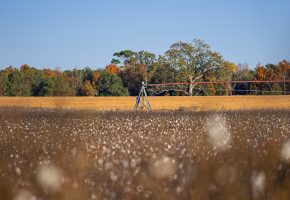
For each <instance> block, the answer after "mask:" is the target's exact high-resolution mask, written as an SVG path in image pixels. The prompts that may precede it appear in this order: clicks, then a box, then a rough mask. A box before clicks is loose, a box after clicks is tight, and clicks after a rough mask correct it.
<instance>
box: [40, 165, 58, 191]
mask: <svg viewBox="0 0 290 200" xmlns="http://www.w3.org/2000/svg"><path fill="white" fill-rule="evenodd" d="M62 177H63V176H62V171H61V170H60V169H59V168H58V167H56V166H54V165H41V166H39V167H38V169H37V181H38V183H39V184H40V185H41V187H42V188H43V189H44V190H48V191H51V192H56V191H58V190H59V189H60V187H61V184H62Z"/></svg>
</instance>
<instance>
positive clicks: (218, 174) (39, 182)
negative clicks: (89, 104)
mask: <svg viewBox="0 0 290 200" xmlns="http://www.w3.org/2000/svg"><path fill="white" fill-rule="evenodd" d="M0 135H1V137H0V149H1V152H0V196H1V199H15V200H27V199H78V200H81V199H282V200H283V199H289V197H290V175H289V174H290V163H289V159H290V142H289V138H290V112H289V111H283V110H268V111H266V110H255V111H227V112H192V111H156V112H151V113H145V112H142V113H134V112H124V111H118V112H95V111H77V110H70V111H69V110H59V109H28V108H25V109H19V108H1V109H0Z"/></svg>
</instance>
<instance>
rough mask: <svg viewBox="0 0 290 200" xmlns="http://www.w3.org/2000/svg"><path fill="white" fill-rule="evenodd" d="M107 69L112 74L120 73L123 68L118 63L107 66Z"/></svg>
mask: <svg viewBox="0 0 290 200" xmlns="http://www.w3.org/2000/svg"><path fill="white" fill-rule="evenodd" d="M106 71H107V72H109V73H111V74H116V75H118V76H119V75H120V73H121V69H120V68H119V67H118V66H117V65H116V64H110V65H108V66H107V67H106Z"/></svg>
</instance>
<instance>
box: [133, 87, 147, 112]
mask: <svg viewBox="0 0 290 200" xmlns="http://www.w3.org/2000/svg"><path fill="white" fill-rule="evenodd" d="M146 87H147V84H146V83H145V82H144V81H142V87H141V90H140V93H139V95H138V96H137V97H136V104H135V108H134V110H135V111H138V108H140V109H141V110H143V109H144V108H146V109H147V110H148V111H151V106H150V102H149V99H148V96H147V93H146Z"/></svg>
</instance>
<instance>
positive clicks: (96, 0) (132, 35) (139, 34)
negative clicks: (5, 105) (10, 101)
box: [0, 0, 290, 70]
mask: <svg viewBox="0 0 290 200" xmlns="http://www.w3.org/2000/svg"><path fill="white" fill-rule="evenodd" d="M195 38H199V39H202V40H204V41H205V42H206V43H208V44H209V45H210V46H211V48H212V49H213V50H214V51H218V52H220V53H221V55H222V56H223V57H224V59H226V60H228V61H231V62H234V63H236V64H238V63H242V64H243V63H248V65H249V67H250V68H255V67H256V65H257V64H258V63H261V64H267V63H278V62H279V61H282V60H283V59H286V60H290V1H289V0H146V1H145V0H144V1H141V0H139V1H138V0H122V1H121V0H83V1H81V0H49V1H44V0H25V1H24V0H0V69H3V68H5V67H8V66H10V65H12V66H15V67H19V66H21V65H22V64H29V65H30V66H33V67H36V68H48V67H50V68H56V67H60V68H61V69H62V70H66V69H73V68H84V67H87V66H89V67H91V68H93V69H96V68H104V67H105V66H106V65H107V64H109V63H110V61H111V59H112V58H113V53H114V52H117V51H120V50H125V49H130V50H133V51H140V50H146V51H149V52H152V53H155V54H157V55H159V54H161V55H162V54H164V53H165V52H166V51H167V50H168V49H169V48H170V45H171V44H173V43H174V42H177V41H185V42H192V40H193V39H195Z"/></svg>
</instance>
